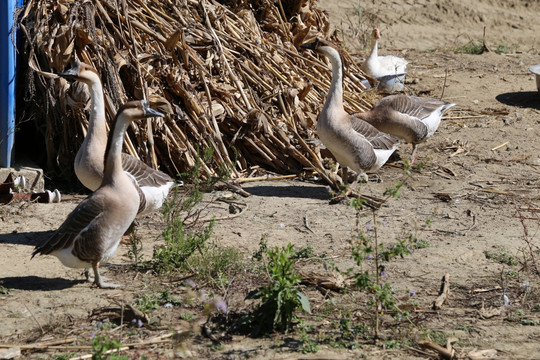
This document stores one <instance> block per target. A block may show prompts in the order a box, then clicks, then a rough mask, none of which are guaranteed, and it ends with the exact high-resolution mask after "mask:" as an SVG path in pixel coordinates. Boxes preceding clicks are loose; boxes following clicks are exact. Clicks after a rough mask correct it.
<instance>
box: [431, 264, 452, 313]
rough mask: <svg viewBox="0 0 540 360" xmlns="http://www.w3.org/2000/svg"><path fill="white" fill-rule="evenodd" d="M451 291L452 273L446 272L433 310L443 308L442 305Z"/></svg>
mask: <svg viewBox="0 0 540 360" xmlns="http://www.w3.org/2000/svg"><path fill="white" fill-rule="evenodd" d="M449 293H450V274H448V273H447V274H445V275H444V276H443V278H442V284H441V290H440V291H439V296H438V297H437V299H435V301H434V302H433V310H439V309H441V307H442V305H443V304H444V302H445V301H446V299H448V295H449Z"/></svg>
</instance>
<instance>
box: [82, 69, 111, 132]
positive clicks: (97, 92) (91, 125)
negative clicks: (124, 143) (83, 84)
mask: <svg viewBox="0 0 540 360" xmlns="http://www.w3.org/2000/svg"><path fill="white" fill-rule="evenodd" d="M87 84H88V88H89V90H90V118H89V120H88V134H87V135H86V139H88V140H86V139H85V140H86V141H87V142H90V141H92V140H93V139H106V138H107V127H106V123H105V100H104V98H103V86H102V85H101V80H100V79H99V76H97V74H93V75H92V78H91V81H90V82H89V83H87Z"/></svg>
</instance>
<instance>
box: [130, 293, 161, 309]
mask: <svg viewBox="0 0 540 360" xmlns="http://www.w3.org/2000/svg"><path fill="white" fill-rule="evenodd" d="M135 307H136V308H137V309H139V310H140V311H142V312H143V313H145V314H147V313H149V312H151V311H152V310H155V309H157V308H158V307H159V299H158V297H157V296H156V295H155V294H149V295H143V296H141V297H139V298H137V300H135Z"/></svg>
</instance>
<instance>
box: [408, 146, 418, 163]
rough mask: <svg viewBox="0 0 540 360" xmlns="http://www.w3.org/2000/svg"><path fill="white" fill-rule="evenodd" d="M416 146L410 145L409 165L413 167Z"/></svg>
mask: <svg viewBox="0 0 540 360" xmlns="http://www.w3.org/2000/svg"><path fill="white" fill-rule="evenodd" d="M417 145H418V144H412V153H411V162H410V163H409V165H411V166H412V165H413V164H414V160H415V158H416V146H417Z"/></svg>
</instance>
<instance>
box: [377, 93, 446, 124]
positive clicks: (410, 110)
mask: <svg viewBox="0 0 540 360" xmlns="http://www.w3.org/2000/svg"><path fill="white" fill-rule="evenodd" d="M448 104H450V103H448V102H446V101H441V100H437V99H432V98H422V97H418V96H408V95H393V96H387V97H385V98H382V99H381V100H380V101H379V102H378V103H377V105H376V107H387V108H391V109H393V110H395V111H397V112H400V113H402V114H404V115H408V116H411V117H415V118H417V119H419V120H422V119H425V118H427V117H429V116H430V115H431V114H432V113H433V112H435V111H436V110H437V109H439V108H440V107H441V106H443V105H448Z"/></svg>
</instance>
